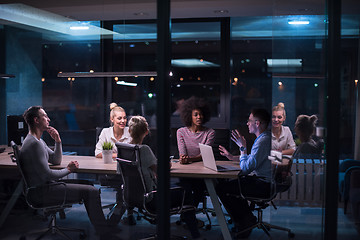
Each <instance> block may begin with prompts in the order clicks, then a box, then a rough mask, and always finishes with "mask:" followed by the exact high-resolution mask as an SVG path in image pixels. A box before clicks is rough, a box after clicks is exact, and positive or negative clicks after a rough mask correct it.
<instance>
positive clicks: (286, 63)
mask: <svg viewBox="0 0 360 240" xmlns="http://www.w3.org/2000/svg"><path fill="white" fill-rule="evenodd" d="M266 63H267V65H268V67H301V66H302V59H300V58H299V59H267V60H266Z"/></svg>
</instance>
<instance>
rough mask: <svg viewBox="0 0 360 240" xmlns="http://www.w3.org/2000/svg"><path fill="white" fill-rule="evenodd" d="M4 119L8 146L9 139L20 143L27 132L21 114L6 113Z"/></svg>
mask: <svg viewBox="0 0 360 240" xmlns="http://www.w3.org/2000/svg"><path fill="white" fill-rule="evenodd" d="M6 120H7V135H8V146H10V142H11V141H14V142H15V143H16V144H18V145H22V143H23V141H24V139H25V137H26V135H27V133H28V126H27V124H26V123H25V120H24V118H23V116H21V115H8V116H7V117H6Z"/></svg>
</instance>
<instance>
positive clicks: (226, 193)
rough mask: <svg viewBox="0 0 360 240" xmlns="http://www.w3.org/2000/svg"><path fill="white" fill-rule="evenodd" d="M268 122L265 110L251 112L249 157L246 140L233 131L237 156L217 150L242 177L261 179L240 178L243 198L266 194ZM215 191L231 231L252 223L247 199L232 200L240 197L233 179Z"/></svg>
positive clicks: (237, 184) (268, 151) (268, 163)
mask: <svg viewBox="0 0 360 240" xmlns="http://www.w3.org/2000/svg"><path fill="white" fill-rule="evenodd" d="M269 123H270V114H269V113H268V112H267V111H266V110H265V109H261V108H260V109H253V110H251V114H250V116H249V120H248V121H247V126H248V128H249V133H252V134H255V135H256V139H255V142H254V144H253V146H252V147H251V151H250V154H249V155H247V154H246V139H245V138H244V136H242V135H241V134H240V133H239V132H238V131H237V130H233V131H232V133H231V140H232V141H234V142H235V143H236V144H237V145H238V146H239V148H240V152H241V155H240V156H234V155H231V154H230V153H229V152H228V151H227V150H226V149H225V148H223V147H221V148H219V149H220V154H221V155H223V156H225V157H227V158H228V159H229V160H232V161H238V162H239V164H240V169H241V174H242V175H250V174H254V175H256V176H259V177H261V178H244V179H242V181H241V183H240V184H241V191H242V194H243V195H246V196H251V195H255V196H258V195H260V194H261V195H264V196H268V195H269V194H270V189H271V188H270V180H271V161H269V160H268V156H269V154H270V149H271V133H270V132H269V131H267V128H268V125H269ZM216 192H217V194H218V196H219V198H220V200H221V202H222V203H223V205H224V207H225V209H226V210H227V212H228V213H229V214H230V216H231V218H232V220H233V222H234V224H235V228H234V230H235V231H239V232H240V231H241V230H243V229H246V228H247V227H249V226H251V225H253V224H254V223H256V217H255V216H254V215H253V213H252V212H251V208H250V206H249V204H248V202H247V200H245V199H243V198H238V197H236V196H239V195H240V190H239V183H238V180H237V179H236V180H230V181H222V182H219V184H218V185H217V186H216ZM251 231H252V230H249V231H246V232H245V233H243V234H242V235H241V236H239V237H247V236H249V235H250V233H251Z"/></svg>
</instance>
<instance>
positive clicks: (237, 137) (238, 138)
mask: <svg viewBox="0 0 360 240" xmlns="http://www.w3.org/2000/svg"><path fill="white" fill-rule="evenodd" d="M231 140H232V141H233V142H234V143H236V145H238V146H239V147H246V140H245V138H244V136H242V135H241V134H240V133H239V132H238V130H232V131H231Z"/></svg>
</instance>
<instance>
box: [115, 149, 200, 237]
mask: <svg viewBox="0 0 360 240" xmlns="http://www.w3.org/2000/svg"><path fill="white" fill-rule="evenodd" d="M116 146H117V148H118V158H117V161H118V171H119V172H120V173H121V176H122V178H123V200H124V203H125V205H126V207H132V208H134V207H136V208H137V209H138V210H139V211H140V212H141V213H142V214H143V215H144V216H143V218H144V219H146V220H147V221H149V222H150V223H155V222H156V217H157V209H156V202H155V199H156V194H157V191H156V190H154V191H151V192H147V191H146V185H145V181H144V177H143V173H142V169H141V160H140V159H141V158H140V147H139V146H138V145H134V144H126V143H116ZM170 194H171V195H172V194H174V195H176V196H179V197H177V198H176V201H172V202H171V206H170V215H175V214H181V213H183V212H185V211H190V210H194V207H193V206H188V205H184V197H185V191H184V189H182V188H181V187H174V188H170ZM155 239H156V237H155Z"/></svg>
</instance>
